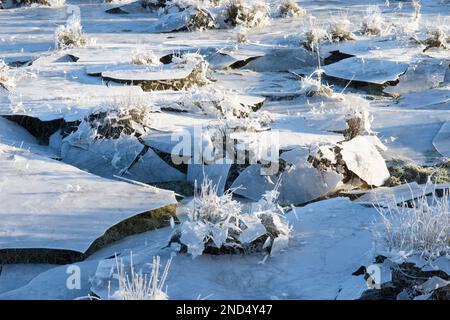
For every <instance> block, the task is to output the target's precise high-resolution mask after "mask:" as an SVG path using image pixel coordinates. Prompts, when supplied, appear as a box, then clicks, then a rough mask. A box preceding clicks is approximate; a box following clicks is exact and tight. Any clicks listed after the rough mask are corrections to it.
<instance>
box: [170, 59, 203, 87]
mask: <svg viewBox="0 0 450 320" xmlns="http://www.w3.org/2000/svg"><path fill="white" fill-rule="evenodd" d="M172 62H173V63H175V65H176V67H177V68H192V69H193V71H192V73H191V74H190V75H189V77H188V78H186V79H185V80H184V83H183V88H185V89H186V88H191V87H200V86H203V85H206V84H208V83H210V81H209V79H208V77H207V73H208V68H209V64H208V62H207V61H206V60H205V58H203V56H202V55H200V54H198V53H188V54H185V55H183V56H181V57H177V56H174V57H173V60H172Z"/></svg>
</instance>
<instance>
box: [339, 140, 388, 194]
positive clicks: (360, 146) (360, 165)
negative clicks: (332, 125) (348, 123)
mask: <svg viewBox="0 0 450 320" xmlns="http://www.w3.org/2000/svg"><path fill="white" fill-rule="evenodd" d="M381 146H382V144H381V142H380V141H379V140H378V138H376V137H374V136H358V137H356V138H353V139H352V140H350V141H345V142H342V150H341V155H342V160H344V161H345V164H346V166H347V168H348V170H350V171H352V172H353V173H355V174H356V175H357V176H358V177H359V178H360V179H362V180H364V181H365V182H366V183H367V184H368V185H372V186H381V185H383V184H384V183H385V182H386V180H387V179H389V177H390V174H389V171H388V169H387V167H386V163H385V161H384V159H383V157H382V156H381V154H380V153H379V151H378V149H380V147H381Z"/></svg>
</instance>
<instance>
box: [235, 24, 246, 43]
mask: <svg viewBox="0 0 450 320" xmlns="http://www.w3.org/2000/svg"><path fill="white" fill-rule="evenodd" d="M236 29H237V30H236V31H237V32H236V41H237V43H248V28H246V27H243V26H239V27H237V28H236Z"/></svg>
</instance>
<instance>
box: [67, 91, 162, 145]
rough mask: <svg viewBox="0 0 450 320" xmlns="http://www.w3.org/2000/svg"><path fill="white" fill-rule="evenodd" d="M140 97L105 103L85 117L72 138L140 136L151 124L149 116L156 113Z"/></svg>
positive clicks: (131, 96) (92, 138) (155, 110)
mask: <svg viewBox="0 0 450 320" xmlns="http://www.w3.org/2000/svg"><path fill="white" fill-rule="evenodd" d="M158 111H159V110H158V109H155V108H154V107H153V106H151V105H150V104H149V103H148V102H146V101H145V100H144V99H143V98H142V97H140V96H134V95H131V94H130V95H128V96H127V97H124V98H121V99H116V100H114V101H112V102H107V103H105V104H104V105H102V106H101V107H99V108H98V109H97V110H95V111H94V112H93V113H92V114H90V115H89V116H87V117H86V119H84V120H83V121H82V122H81V124H80V125H79V126H78V130H77V131H76V132H74V133H72V135H73V138H76V137H78V136H83V137H86V138H87V139H88V140H89V139H91V140H95V139H118V138H120V136H121V135H122V134H125V135H136V136H140V135H142V134H143V133H145V132H146V131H147V130H148V128H149V126H150V124H151V114H152V113H154V112H158Z"/></svg>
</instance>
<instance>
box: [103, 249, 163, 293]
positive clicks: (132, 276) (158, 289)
mask: <svg viewBox="0 0 450 320" xmlns="http://www.w3.org/2000/svg"><path fill="white" fill-rule="evenodd" d="M130 262H131V265H130V273H129V274H128V273H127V272H126V271H125V265H124V263H123V260H120V262H119V259H118V258H117V257H116V267H117V278H118V281H119V289H118V290H117V291H116V292H115V293H114V294H113V295H112V296H110V297H109V298H110V299H113V300H168V298H169V297H168V295H167V292H166V291H164V284H165V282H166V279H167V276H168V274H169V268H170V264H171V259H170V260H168V261H167V263H166V266H165V267H164V270H163V272H162V274H161V275H160V266H161V265H160V257H159V256H156V257H153V263H152V266H151V273H150V276H148V274H147V273H143V272H142V271H136V270H134V266H133V258H132V256H131V258H130Z"/></svg>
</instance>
